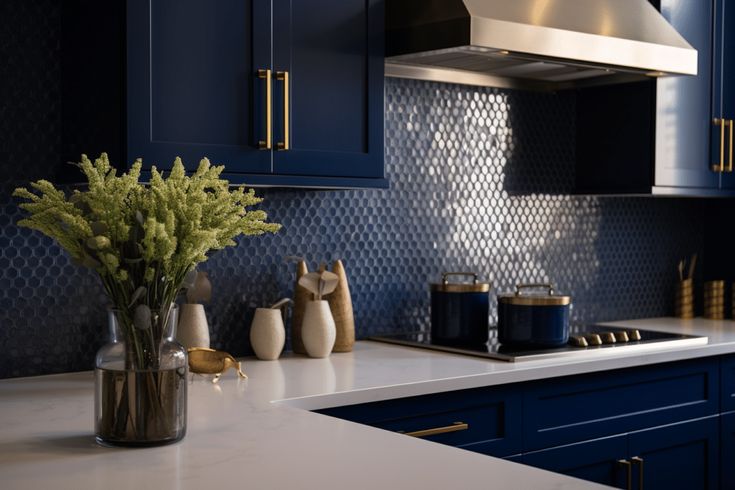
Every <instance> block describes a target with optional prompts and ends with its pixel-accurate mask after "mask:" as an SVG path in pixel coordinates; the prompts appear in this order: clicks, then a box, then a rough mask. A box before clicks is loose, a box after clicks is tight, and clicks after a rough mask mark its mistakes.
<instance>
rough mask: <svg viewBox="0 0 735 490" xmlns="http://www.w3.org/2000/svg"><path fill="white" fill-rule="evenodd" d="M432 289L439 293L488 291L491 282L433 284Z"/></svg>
mask: <svg viewBox="0 0 735 490" xmlns="http://www.w3.org/2000/svg"><path fill="white" fill-rule="evenodd" d="M431 291H434V292H438V293H487V292H489V291H490V283H487V282H478V283H477V284H454V283H449V284H431Z"/></svg>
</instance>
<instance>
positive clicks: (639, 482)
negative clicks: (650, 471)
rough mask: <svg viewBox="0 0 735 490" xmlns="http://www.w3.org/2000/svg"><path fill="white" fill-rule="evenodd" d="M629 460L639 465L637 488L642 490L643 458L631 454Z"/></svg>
mask: <svg viewBox="0 0 735 490" xmlns="http://www.w3.org/2000/svg"><path fill="white" fill-rule="evenodd" d="M630 460H631V461H632V462H633V464H637V465H640V468H639V470H638V490H643V458H641V457H638V456H633V457H632V458H630Z"/></svg>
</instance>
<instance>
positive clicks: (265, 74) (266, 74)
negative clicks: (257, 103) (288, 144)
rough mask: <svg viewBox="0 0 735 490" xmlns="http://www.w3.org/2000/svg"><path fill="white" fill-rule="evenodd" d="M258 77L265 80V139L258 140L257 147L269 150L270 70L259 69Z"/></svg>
mask: <svg viewBox="0 0 735 490" xmlns="http://www.w3.org/2000/svg"><path fill="white" fill-rule="evenodd" d="M258 78H260V79H264V80H265V140H260V141H258V148H260V149H261V150H270V149H271V148H272V143H271V141H272V140H273V136H272V135H271V126H272V124H273V122H272V120H273V115H272V114H273V110H272V109H273V102H272V100H271V71H270V70H264V69H259V70H258Z"/></svg>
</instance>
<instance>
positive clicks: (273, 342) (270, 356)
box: [250, 308, 286, 361]
mask: <svg viewBox="0 0 735 490" xmlns="http://www.w3.org/2000/svg"><path fill="white" fill-rule="evenodd" d="M285 343H286V329H285V328H284V326H283V317H282V315H281V310H280V309H275V310H274V309H272V308H257V309H256V310H255V316H253V323H252V325H251V326H250V346H251V347H252V348H253V350H254V351H255V355H256V356H258V359H263V360H265V361H273V360H275V359H278V357H279V356H280V355H281V352H282V351H283V345H284V344H285Z"/></svg>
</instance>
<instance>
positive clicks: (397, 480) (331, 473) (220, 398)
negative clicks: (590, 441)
mask: <svg viewBox="0 0 735 490" xmlns="http://www.w3.org/2000/svg"><path fill="white" fill-rule="evenodd" d="M617 324H624V325H626V326H631V327H634V328H636V327H637V328H647V329H657V330H668V331H677V332H690V333H695V334H702V335H707V336H709V338H710V343H709V344H708V345H706V346H697V347H687V348H681V349H678V350H669V351H660V352H656V353H648V354H645V355H644V354H638V355H630V356H618V357H608V358H602V359H599V360H594V361H590V360H585V361H582V362H577V361H574V360H569V359H564V360H556V361H554V360H547V361H534V362H523V363H515V364H513V363H504V362H500V361H490V360H485V359H480V358H472V357H464V356H460V355H453V354H445V353H439V352H432V351H426V350H420V349H413V348H408V347H400V346H392V345H388V344H381V343H377V342H358V343H357V345H356V347H355V350H354V352H352V353H347V354H333V355H332V356H331V357H330V358H328V359H307V358H304V357H299V356H287V357H284V358H282V359H281V360H280V361H257V360H254V359H246V360H245V363H244V368H245V371H246V372H247V373H248V375H249V376H250V378H249V379H248V380H238V379H237V378H236V377H235V376H234V373H232V372H230V373H228V374H227V375H226V376H225V377H224V379H223V380H222V381H221V382H220V384H219V385H213V384H211V383H210V382H208V381H206V380H204V379H201V378H197V379H195V380H194V381H193V383H192V384H191V385H190V392H189V420H188V434H187V435H186V437H185V438H184V439H183V440H182V441H181V442H179V443H177V444H173V445H170V446H164V447H159V448H148V449H110V448H103V447H100V446H98V445H96V444H95V442H94V439H93V436H92V428H93V406H92V392H93V378H92V374H91V373H89V372H86V373H73V374H64V375H55V376H41V377H36V378H19V379H10V380H3V381H0V421H1V423H0V482H1V483H0V487H1V488H3V489H4V490H11V489H20V488H23V489H26V488H29V489H30V488H54V489H55V490H57V489H74V490H79V489H92V488H95V489H96V488H105V489H128V488H129V489H136V490H137V489H149V488H150V489H155V490H164V489H194V488H196V489H200V488H215V487H223V486H227V487H232V486H233V485H237V486H238V487H246V488H255V489H290V488H298V489H312V488H313V489H320V490H321V489H328V488H344V487H347V488H351V489H363V488H364V489H368V488H369V489H375V488H386V489H393V488H396V489H403V488H410V489H413V488H422V489H448V488H463V489H473V488H483V489H488V488H499V489H506V488H523V489H529V490H530V489H536V488H538V489H577V488H580V489H581V488H605V487H601V486H598V485H594V484H592V483H589V482H584V481H581V480H576V479H573V478H568V477H565V476H562V475H558V474H555V473H550V472H546V471H543V470H538V469H535V468H530V467H527V466H522V465H519V464H515V463H511V462H508V461H504V460H501V459H497V458H492V457H488V456H483V455H480V454H475V453H471V452H468V451H464V450H461V449H456V448H452V447H448V446H443V445H440V444H435V443H432V442H428V441H423V440H420V439H415V438H411V437H406V436H402V435H400V434H395V433H390V432H387V431H383V430H379V429H374V428H371V427H367V426H362V425H359V424H354V423H351V422H346V421H342V420H338V419H334V418H330V417H326V416H322V415H319V414H314V413H311V412H308V411H307V410H309V409H316V408H325V407H329V406H339V405H346V404H350V403H361V402H367V401H374V400H382V399H389V398H396V397H403V396H412V395H419V394H426V393H434V392H439V391H448V390H457V389H463V388H472V387H478V386H488V385H493V384H502V383H510V382H518V381H525V380H531V379H539V378H546V377H553V376H563V375H568V374H577V373H582V372H590V371H600V370H608V369H615V368H620V367H628V366H636V365H642V364H650V363H657V362H667V361H673V360H678V359H686V358H692V357H702V356H708V355H718V354H723V353H729V352H735V322H731V321H706V320H692V321H681V320H676V319H670V318H666V319H650V320H638V321H635V322H622V323H620V322H619V323H617ZM305 409H306V410H305Z"/></svg>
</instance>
